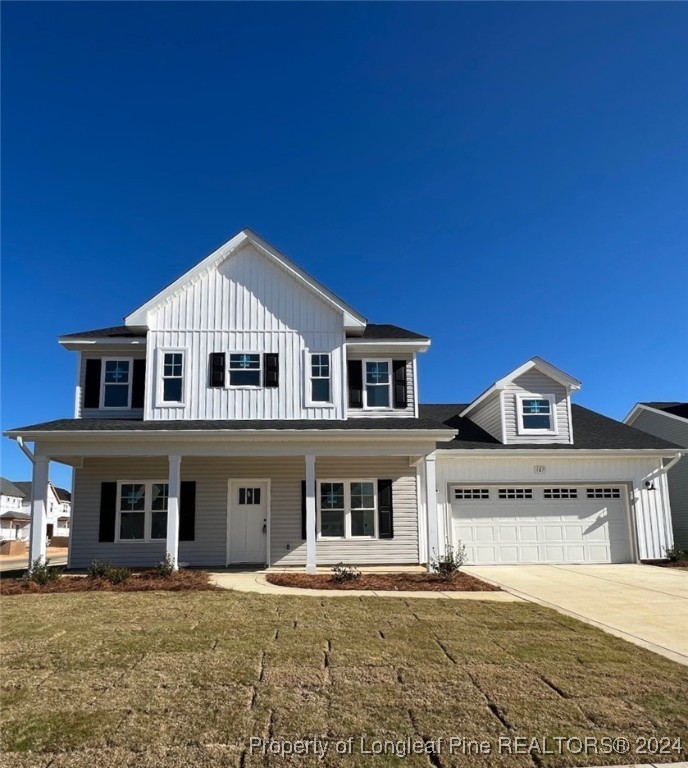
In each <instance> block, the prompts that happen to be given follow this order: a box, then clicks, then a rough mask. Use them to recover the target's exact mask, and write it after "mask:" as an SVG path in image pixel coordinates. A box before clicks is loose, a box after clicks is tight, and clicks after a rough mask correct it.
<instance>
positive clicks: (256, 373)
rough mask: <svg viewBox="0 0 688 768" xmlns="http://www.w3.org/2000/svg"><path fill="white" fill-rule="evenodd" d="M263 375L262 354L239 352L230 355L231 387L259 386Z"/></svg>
mask: <svg viewBox="0 0 688 768" xmlns="http://www.w3.org/2000/svg"><path fill="white" fill-rule="evenodd" d="M260 377H261V355H260V354H258V353H253V352H252V353H246V352H237V353H232V354H230V356H229V385H230V387H259V386H260Z"/></svg>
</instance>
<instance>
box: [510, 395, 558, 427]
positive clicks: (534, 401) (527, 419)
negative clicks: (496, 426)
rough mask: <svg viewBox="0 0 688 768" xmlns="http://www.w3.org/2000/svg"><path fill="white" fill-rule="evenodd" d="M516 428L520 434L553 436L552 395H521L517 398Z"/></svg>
mask: <svg viewBox="0 0 688 768" xmlns="http://www.w3.org/2000/svg"><path fill="white" fill-rule="evenodd" d="M518 400H519V409H518V426H519V432H520V433H521V434H529V435H537V434H554V433H555V432H556V425H555V418H554V397H553V396H552V395H521V396H519V398H518Z"/></svg>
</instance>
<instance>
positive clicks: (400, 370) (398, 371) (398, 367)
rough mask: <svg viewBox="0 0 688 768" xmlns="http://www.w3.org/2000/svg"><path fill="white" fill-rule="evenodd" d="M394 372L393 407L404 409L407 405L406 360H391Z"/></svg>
mask: <svg viewBox="0 0 688 768" xmlns="http://www.w3.org/2000/svg"><path fill="white" fill-rule="evenodd" d="M392 370H393V371H394V407H395V408H406V406H407V405H408V400H407V393H406V360H392Z"/></svg>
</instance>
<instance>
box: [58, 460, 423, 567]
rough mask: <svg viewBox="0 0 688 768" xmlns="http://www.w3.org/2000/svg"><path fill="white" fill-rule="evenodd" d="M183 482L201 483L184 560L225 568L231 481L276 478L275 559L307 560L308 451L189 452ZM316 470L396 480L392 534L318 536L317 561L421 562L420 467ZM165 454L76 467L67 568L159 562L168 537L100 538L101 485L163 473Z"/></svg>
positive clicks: (386, 464) (320, 464) (329, 465)
mask: <svg viewBox="0 0 688 768" xmlns="http://www.w3.org/2000/svg"><path fill="white" fill-rule="evenodd" d="M181 472H182V475H181V476H182V480H194V481H195V482H196V537H195V541H192V542H185V541H182V542H180V543H179V559H180V561H181V562H188V563H190V564H191V565H201V566H208V567H211V566H224V564H225V557H226V541H227V489H228V481H229V480H230V479H231V478H234V479H248V478H256V479H268V480H270V481H271V489H270V495H271V518H270V528H271V539H270V550H271V562H272V564H273V565H303V564H305V549H306V546H305V542H304V541H303V540H302V539H301V481H302V480H303V479H304V476H305V461H304V459H303V457H275V458H205V457H198V458H184V459H182V467H181ZM316 476H318V477H328V478H333V477H337V478H342V479H347V478H352V479H355V478H357V477H371V476H372V477H377V478H383V479H387V478H389V479H392V480H393V481H394V483H393V504H394V538H393V539H384V540H378V541H370V540H367V541H355V540H354V541H351V540H350V541H339V542H320V541H319V542H318V545H317V551H318V563H319V564H333V563H337V562H339V561H340V560H344V561H345V562H349V563H390V564H392V563H398V564H399V563H416V562H418V530H417V512H416V479H415V470H414V469H413V468H411V467H409V462H408V459H407V458H379V459H377V458H375V459H370V458H369V459H354V458H352V459H341V458H336V459H335V458H319V459H316ZM165 477H167V461H166V460H165V459H162V458H161V459H154V458H138V459H86V460H85V461H84V467H83V469H77V470H75V482H74V498H73V506H72V542H71V556H70V566H71V567H72V568H84V567H86V566H87V565H88V563H89V562H90V561H91V560H92V559H94V558H100V559H106V560H110V561H112V562H116V563H121V564H125V565H129V566H134V567H136V566H139V567H142V566H150V565H152V564H154V563H156V562H157V561H159V560H161V559H162V557H163V556H164V553H165V542H164V541H160V542H155V543H152V544H150V543H149V544H146V543H128V544H120V543H112V542H108V543H100V542H98V525H99V509H100V484H101V483H102V482H104V481H116V480H123V479H124V480H145V479H149V480H150V479H162V478H165Z"/></svg>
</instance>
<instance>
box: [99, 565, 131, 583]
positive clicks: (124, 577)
mask: <svg viewBox="0 0 688 768" xmlns="http://www.w3.org/2000/svg"><path fill="white" fill-rule="evenodd" d="M105 578H106V579H107V580H108V581H109V582H110V584H126V582H127V581H129V579H130V578H131V570H130V569H129V568H116V567H114V566H110V568H108V570H107V572H106V573H105Z"/></svg>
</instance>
